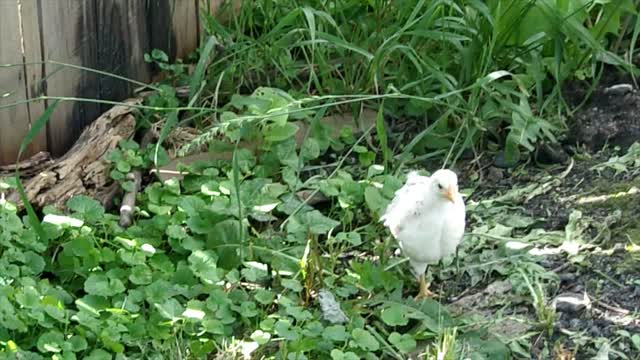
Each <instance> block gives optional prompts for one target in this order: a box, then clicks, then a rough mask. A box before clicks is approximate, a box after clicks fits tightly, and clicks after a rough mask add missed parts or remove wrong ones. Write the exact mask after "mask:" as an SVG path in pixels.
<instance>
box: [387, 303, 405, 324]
mask: <svg viewBox="0 0 640 360" xmlns="http://www.w3.org/2000/svg"><path fill="white" fill-rule="evenodd" d="M380 316H381V318H382V321H384V323H385V324H387V325H389V326H404V325H407V324H408V323H409V317H408V316H407V311H406V309H405V308H403V307H402V306H400V305H397V304H392V305H391V306H389V307H386V308H384V309H382V313H381V314H380Z"/></svg>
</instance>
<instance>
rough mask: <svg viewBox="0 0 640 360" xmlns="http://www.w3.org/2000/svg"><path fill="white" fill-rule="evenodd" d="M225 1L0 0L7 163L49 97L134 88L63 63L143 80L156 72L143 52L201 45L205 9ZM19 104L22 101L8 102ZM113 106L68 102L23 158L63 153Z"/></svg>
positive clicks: (0, 145)
mask: <svg viewBox="0 0 640 360" xmlns="http://www.w3.org/2000/svg"><path fill="white" fill-rule="evenodd" d="M221 2H222V0H0V165H5V164H11V163H14V162H15V160H16V156H17V153H18V149H19V146H20V143H21V141H22V140H23V138H24V136H25V134H26V133H27V131H28V129H29V128H30V125H31V124H32V123H33V122H34V121H35V120H36V119H37V118H38V117H39V116H40V115H41V114H42V113H43V111H44V109H45V108H46V106H47V105H48V102H47V101H37V102H26V101H25V100H27V99H34V98H37V97H39V96H64V97H77V98H89V99H102V100H112V101H120V100H123V99H125V98H127V97H128V96H130V94H131V91H132V89H133V88H134V87H135V86H134V85H132V84H130V83H128V82H126V81H123V80H118V79H114V78H112V77H107V76H103V75H99V74H96V73H93V72H87V71H83V70H79V69H75V68H70V67H68V66H63V65H60V64H58V63H67V64H73V65H80V66H83V67H88V68H92V69H96V70H100V71H105V72H109V73H113V74H117V75H120V76H124V77H126V78H130V79H135V80H138V81H141V82H149V81H150V80H151V78H152V75H153V69H152V67H151V65H150V64H148V63H146V62H145V61H144V54H145V53H148V52H150V51H151V50H152V49H154V48H157V49H161V50H163V51H165V52H166V53H167V54H169V56H170V58H171V59H176V58H182V57H184V56H185V55H187V54H188V53H189V52H191V51H192V50H194V49H195V48H196V47H197V46H198V44H199V42H200V37H201V35H200V33H201V26H200V13H201V12H202V11H210V12H212V13H215V12H216V11H217V10H218V9H219V7H220V3H221ZM15 103H18V104H19V105H15V106H9V105H11V104H15ZM109 107H110V106H108V105H98V104H95V103H92V102H80V101H65V102H62V103H60V104H59V106H58V108H57V109H56V111H55V112H54V113H53V115H52V117H51V119H50V121H49V123H48V124H47V128H46V131H45V130H43V131H41V133H40V135H39V136H38V137H37V138H36V139H34V141H33V143H32V145H31V146H30V147H29V149H28V153H27V154H25V155H23V158H24V157H26V156H29V155H31V154H34V153H36V152H38V151H49V152H50V153H51V154H52V155H53V156H60V155H62V154H64V153H65V151H66V150H68V149H69V147H70V146H71V145H73V143H74V141H75V140H76V139H77V138H78V136H79V134H80V133H81V131H82V130H83V129H84V127H85V126H86V125H87V124H89V123H90V122H91V121H93V120H94V119H95V118H96V117H97V116H98V115H99V114H100V113H102V112H103V111H105V110H106V109H108V108H109Z"/></svg>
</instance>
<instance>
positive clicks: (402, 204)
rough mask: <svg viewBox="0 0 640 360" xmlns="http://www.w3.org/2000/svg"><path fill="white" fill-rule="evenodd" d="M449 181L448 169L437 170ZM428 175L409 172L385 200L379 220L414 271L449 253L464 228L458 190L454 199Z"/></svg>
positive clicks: (451, 177) (441, 176)
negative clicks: (387, 203)
mask: <svg viewBox="0 0 640 360" xmlns="http://www.w3.org/2000/svg"><path fill="white" fill-rule="evenodd" d="M438 176H439V177H440V178H444V179H446V180H448V181H449V182H453V183H455V185H456V187H457V178H456V176H455V174H454V173H452V172H450V171H449V170H442V171H440V173H439V174H438ZM434 181H436V180H434V178H433V175H432V176H431V177H425V176H420V175H418V174H417V173H416V172H411V173H409V175H408V176H407V181H406V183H405V185H404V186H402V187H401V188H400V189H399V190H398V191H396V193H395V196H394V198H393V200H392V201H391V202H390V203H389V206H388V207H387V209H386V211H385V213H384V214H383V215H382V217H381V218H380V220H381V221H382V222H383V224H384V225H385V226H387V227H388V228H389V230H390V231H391V234H392V235H393V236H394V237H395V238H396V239H397V240H398V242H399V244H400V248H401V249H402V252H403V254H404V255H405V256H407V257H408V258H409V261H410V263H411V266H412V269H413V271H414V272H415V273H416V275H419V274H422V273H424V271H425V270H426V267H427V265H428V264H432V263H436V262H438V261H439V260H440V259H442V258H443V257H446V256H449V255H452V254H453V253H454V252H455V250H456V248H457V246H458V244H459V243H460V241H461V240H462V237H463V235H464V228H465V205H464V201H463V200H462V197H461V196H460V194H456V197H455V198H454V202H451V201H449V200H448V199H446V198H445V197H444V196H442V194H440V193H438V191H437V184H436V183H435V182H434Z"/></svg>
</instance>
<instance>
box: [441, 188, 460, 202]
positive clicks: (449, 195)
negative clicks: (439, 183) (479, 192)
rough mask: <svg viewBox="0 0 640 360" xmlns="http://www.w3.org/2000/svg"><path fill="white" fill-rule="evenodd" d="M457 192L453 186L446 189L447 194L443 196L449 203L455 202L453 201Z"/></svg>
mask: <svg viewBox="0 0 640 360" xmlns="http://www.w3.org/2000/svg"><path fill="white" fill-rule="evenodd" d="M457 193H458V192H457V191H456V189H455V188H454V187H453V186H449V187H448V188H447V192H446V193H445V194H444V196H445V197H446V198H447V199H448V200H449V201H451V202H456V201H455V196H456V194H457Z"/></svg>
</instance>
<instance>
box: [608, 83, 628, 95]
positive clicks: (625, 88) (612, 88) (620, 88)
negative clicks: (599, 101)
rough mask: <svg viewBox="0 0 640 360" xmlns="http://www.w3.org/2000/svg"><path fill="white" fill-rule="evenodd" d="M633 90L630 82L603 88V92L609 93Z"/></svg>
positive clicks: (615, 93)
mask: <svg viewBox="0 0 640 360" xmlns="http://www.w3.org/2000/svg"><path fill="white" fill-rule="evenodd" d="M632 91H633V85H631V84H616V85H613V86H609V87H608V88H606V89H604V93H605V94H611V95H625V94H627V93H630V92H632Z"/></svg>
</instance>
